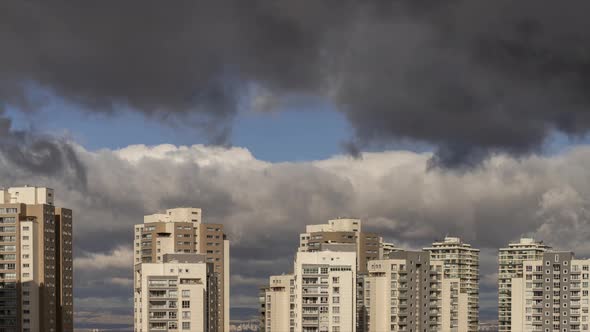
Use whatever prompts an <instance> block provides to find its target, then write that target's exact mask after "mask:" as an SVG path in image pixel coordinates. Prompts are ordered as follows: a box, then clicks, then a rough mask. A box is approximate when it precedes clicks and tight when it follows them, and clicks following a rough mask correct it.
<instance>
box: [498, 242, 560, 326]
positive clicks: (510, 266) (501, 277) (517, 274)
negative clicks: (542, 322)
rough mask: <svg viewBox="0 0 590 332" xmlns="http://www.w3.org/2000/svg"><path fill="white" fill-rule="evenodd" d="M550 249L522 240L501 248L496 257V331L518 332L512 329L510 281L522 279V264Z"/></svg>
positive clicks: (535, 258) (537, 243) (539, 243)
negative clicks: (497, 267) (497, 268)
mask: <svg viewBox="0 0 590 332" xmlns="http://www.w3.org/2000/svg"><path fill="white" fill-rule="evenodd" d="M549 249H551V248H550V247H549V246H547V245H545V244H543V242H536V241H535V240H534V239H531V238H522V239H520V241H519V242H516V243H510V244H509V245H508V248H501V249H500V251H499V256H498V263H499V264H498V265H499V270H498V329H499V331H500V332H508V331H512V332H519V330H518V329H513V328H512V315H511V312H512V279H513V278H522V277H523V262H524V261H527V260H533V261H534V260H539V259H541V258H542V257H543V254H544V253H545V251H547V250H549Z"/></svg>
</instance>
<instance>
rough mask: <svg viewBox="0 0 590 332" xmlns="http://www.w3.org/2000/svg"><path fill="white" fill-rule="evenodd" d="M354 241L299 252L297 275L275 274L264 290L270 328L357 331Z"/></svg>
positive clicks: (302, 331) (307, 331)
mask: <svg viewBox="0 0 590 332" xmlns="http://www.w3.org/2000/svg"><path fill="white" fill-rule="evenodd" d="M356 258H357V257H356V252H355V246H354V245H323V246H322V248H321V251H314V252H298V253H297V255H296V259H295V264H294V273H293V275H284V276H272V277H270V285H269V287H267V288H265V291H264V292H263V294H264V297H263V301H264V308H265V310H264V312H263V313H262V315H263V321H264V325H263V326H262V327H263V329H262V330H264V331H266V332H284V331H289V332H353V331H356V295H355V294H356V293H355V283H356Z"/></svg>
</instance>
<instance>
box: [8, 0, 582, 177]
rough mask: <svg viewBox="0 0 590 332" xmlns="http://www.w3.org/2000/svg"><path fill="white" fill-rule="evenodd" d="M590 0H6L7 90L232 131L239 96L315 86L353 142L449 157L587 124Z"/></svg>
mask: <svg viewBox="0 0 590 332" xmlns="http://www.w3.org/2000/svg"><path fill="white" fill-rule="evenodd" d="M589 7H590V4H588V3H587V2H585V1H574V2H572V3H570V4H568V6H563V5H562V4H559V3H554V2H542V3H540V2H538V1H532V0H525V1H518V2H515V1H510V0H500V1H493V2H489V3H481V2H474V1H468V0H451V1H442V2H441V1H432V0H422V1H381V0H371V1H362V2H359V1H353V0H344V1H342V0H339V1H333V0H328V1H315V0H303V1H271V0H255V1H248V2H247V3H244V2H240V1H230V0H212V1H198V2H194V1H180V2H176V3H175V4H174V5H170V6H162V5H161V3H159V2H157V1H126V2H124V3H117V4H116V5H115V4H112V3H108V2H99V3H95V4H93V5H92V6H88V5H86V4H71V3H52V4H51V5H49V4H46V3H44V2H42V1H19V0H8V1H3V2H2V4H0V22H1V25H0V27H1V29H0V40H2V43H3V46H4V47H3V52H2V53H1V54H0V77H1V78H0V101H3V102H5V103H7V104H10V105H16V106H17V107H19V108H20V109H22V110H30V109H34V108H35V107H36V106H38V105H40V104H41V105H42V104H43V98H42V97H40V95H41V96H42V95H43V94H42V93H41V94H40V93H39V90H41V91H48V92H49V93H51V94H54V95H56V96H58V97H60V98H64V99H65V100H67V101H69V102H73V103H77V104H79V105H81V106H82V108H84V109H86V110H87V111H90V112H117V111H118V110H120V109H122V108H125V107H127V106H128V107H131V108H133V109H135V110H137V111H140V112H143V113H145V114H147V115H150V116H157V117H160V118H162V119H164V120H169V121H173V122H175V121H182V122H183V123H187V122H188V123H192V124H193V125H195V126H197V127H198V128H201V129H202V130H205V131H208V132H209V134H210V136H211V138H212V142H217V143H224V142H227V139H228V137H229V132H230V130H231V120H232V119H233V117H234V115H235V114H236V112H237V110H238V108H239V107H240V105H241V102H243V101H245V100H246V101H247V100H249V99H252V104H253V105H254V107H259V108H261V109H276V108H277V107H278V108H280V107H279V106H280V105H281V103H282V102H283V101H284V100H285V99H288V98H287V97H288V96H292V95H299V96H301V95H310V96H314V97H320V98H324V99H326V100H328V101H330V102H332V103H333V104H334V105H336V108H337V109H338V110H339V111H341V112H343V113H344V114H345V115H346V116H347V118H348V119H349V120H350V123H351V125H352V128H353V129H354V133H355V136H354V138H352V140H351V144H347V146H348V147H350V150H351V151H357V150H358V148H359V146H360V147H364V146H366V145H369V144H382V143H383V144H387V143H390V142H391V141H392V140H397V139H400V138H403V139H410V140H415V141H419V142H425V143H428V144H432V145H433V146H435V147H437V149H438V150H437V152H436V155H435V158H433V163H434V164H435V165H441V164H442V165H447V166H456V165H465V164H469V165H472V164H477V163H479V162H480V161H481V160H482V159H484V158H485V157H487V156H488V155H489V153H490V152H507V153H511V154H516V155H523V154H524V155H526V154H528V153H530V152H534V151H536V150H538V149H539V148H540V147H541V146H542V145H543V143H544V142H545V140H546V139H547V137H548V136H549V135H551V133H553V132H555V131H559V132H562V133H565V134H567V135H572V136H577V135H584V134H586V133H587V132H588V129H589V128H590V116H589V114H588V112H587V111H586V110H587V108H588V106H589V104H590V100H589V99H588V93H587V92H588V86H590V85H589V83H590V82H589V80H588V77H590V76H589V75H588V73H589V72H590V57H589V56H588V54H590V52H589V49H588V48H589V46H588V45H590V40H589V39H590V35H589V34H588V33H586V31H588V30H589V28H590V27H589V26H588V25H589V24H590V23H588V20H587V19H586V17H585V15H584V13H586V12H588V9H590V8H589ZM260 101H262V102H260Z"/></svg>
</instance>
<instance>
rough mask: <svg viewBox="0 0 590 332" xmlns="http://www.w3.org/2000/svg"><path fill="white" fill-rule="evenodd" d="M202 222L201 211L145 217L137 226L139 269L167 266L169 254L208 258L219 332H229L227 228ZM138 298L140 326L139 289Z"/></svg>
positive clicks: (136, 251)
mask: <svg viewBox="0 0 590 332" xmlns="http://www.w3.org/2000/svg"><path fill="white" fill-rule="evenodd" d="M201 218H202V214H201V209H198V208H176V209H169V210H166V211H165V212H164V213H157V214H153V215H148V216H145V217H144V223H143V224H138V225H135V241H134V243H135V246H134V248H135V250H134V264H135V265H136V269H137V265H138V264H144V263H163V262H164V255H165V254H175V253H185V254H202V255H205V262H206V263H211V264H212V265H213V272H214V273H215V274H216V278H215V279H216V280H217V285H216V288H217V297H218V298H217V300H216V302H217V313H216V316H217V320H218V322H217V328H218V330H217V331H224V332H229V240H227V237H226V235H225V234H224V231H223V225H221V224H207V223H202V219H201ZM135 282H136V283H137V282H139V281H138V280H135ZM139 291H141V290H139ZM135 296H136V308H135V311H136V318H135V320H136V324H137V320H138V319H139V315H138V311H139V310H140V308H139V307H138V304H137V299H138V298H139V297H140V294H139V293H138V291H137V289H136V293H135Z"/></svg>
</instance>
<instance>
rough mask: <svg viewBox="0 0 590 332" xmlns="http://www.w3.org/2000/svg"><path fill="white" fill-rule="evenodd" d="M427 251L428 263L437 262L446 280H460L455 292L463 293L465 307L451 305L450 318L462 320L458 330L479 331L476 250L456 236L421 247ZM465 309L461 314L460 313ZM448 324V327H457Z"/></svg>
mask: <svg viewBox="0 0 590 332" xmlns="http://www.w3.org/2000/svg"><path fill="white" fill-rule="evenodd" d="M424 250H426V251H428V252H430V259H431V261H440V262H441V266H442V267H443V273H444V277H445V278H446V279H456V280H458V281H459V284H458V286H459V287H458V288H457V291H458V292H459V293H460V294H464V296H465V297H466V299H467V306H466V307H463V306H453V307H452V311H451V315H452V316H457V317H465V318H466V319H467V320H466V322H463V321H461V320H457V322H456V323H457V324H463V323H466V326H465V327H461V328H459V331H465V332H477V331H478V329H479V326H478V325H479V249H474V248H472V247H471V245H470V244H467V243H464V242H463V241H461V239H460V238H457V237H445V239H444V240H443V241H440V242H434V243H433V244H432V246H430V247H428V248H424ZM463 309H464V310H466V311H465V312H462V311H461V310H463ZM457 326H458V325H454V323H453V322H451V328H456V327H457Z"/></svg>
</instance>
